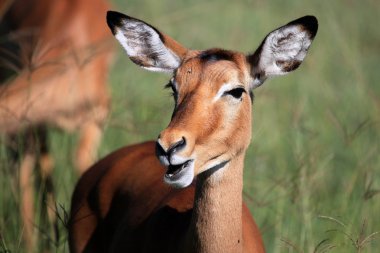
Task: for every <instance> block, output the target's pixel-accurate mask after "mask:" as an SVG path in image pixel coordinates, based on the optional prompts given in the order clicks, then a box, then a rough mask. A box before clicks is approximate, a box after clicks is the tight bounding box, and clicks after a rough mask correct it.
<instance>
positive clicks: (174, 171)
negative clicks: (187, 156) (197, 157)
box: [165, 160, 193, 179]
mask: <svg viewBox="0 0 380 253" xmlns="http://www.w3.org/2000/svg"><path fill="white" fill-rule="evenodd" d="M192 161H193V160H188V161H186V162H184V163H182V164H176V165H173V164H170V165H169V166H168V170H167V171H166V173H165V177H166V178H168V179H173V178H175V177H176V176H177V175H178V174H179V173H180V172H181V171H183V170H184V169H186V168H188V167H190V165H191V163H192Z"/></svg>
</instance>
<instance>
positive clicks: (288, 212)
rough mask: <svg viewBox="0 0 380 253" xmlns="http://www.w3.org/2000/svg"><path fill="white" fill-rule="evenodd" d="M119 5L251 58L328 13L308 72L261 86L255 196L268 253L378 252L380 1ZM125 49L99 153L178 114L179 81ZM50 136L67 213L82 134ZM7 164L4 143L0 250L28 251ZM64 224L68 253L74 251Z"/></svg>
mask: <svg viewBox="0 0 380 253" xmlns="http://www.w3.org/2000/svg"><path fill="white" fill-rule="evenodd" d="M114 6H115V7H114V9H115V10H118V11H121V12H125V13H127V14H129V15H131V16H134V17H138V18H140V19H143V20H145V21H147V22H149V23H151V24H153V25H155V26H156V27H157V28H159V29H160V30H162V31H164V32H165V33H167V34H169V35H170V36H172V37H174V38H175V39H176V40H177V41H180V42H181V43H183V44H184V45H186V46H187V47H190V48H197V49H206V48H210V47H222V48H227V49H235V50H240V51H243V52H252V51H253V50H254V49H255V48H256V47H257V46H258V45H259V43H260V42H261V40H262V39H263V38H264V36H265V35H266V34H267V33H268V32H269V31H271V30H272V29H274V28H276V27H278V26H280V25H282V24H285V23H287V22H289V21H291V20H292V19H295V18H298V17H300V16H303V15H306V14H313V15H315V16H317V17H318V19H319V27H320V28H319V31H318V34H317V37H316V39H315V41H314V44H313V45H312V47H311V49H310V52H309V55H308V57H307V58H306V61H305V62H304V63H303V64H302V66H301V67H300V69H299V70H297V71H296V72H295V73H292V74H290V75H288V76H285V77H281V78H276V79H273V80H269V81H267V82H266V83H265V85H264V86H263V87H261V88H259V89H257V90H255V97H256V98H255V102H254V105H253V108H254V109H253V122H254V123H253V129H252V133H253V138H252V143H251V146H250V147H249V150H248V152H247V156H246V165H245V176H244V182H245V188H244V191H245V195H246V201H247V203H248V205H249V207H250V209H251V212H252V213H253V215H254V217H255V220H256V221H257V223H258V225H259V227H260V228H261V230H262V233H263V237H264V242H265V245H266V248H267V251H268V252H274V253H278V252H281V253H282V252H310V253H311V252H328V251H330V252H342V253H343V252H344V253H346V252H369V253H375V252H379V249H380V235H379V234H378V233H376V232H377V231H380V194H379V192H380V71H379V66H380V29H379V13H380V3H379V2H378V1H375V0H372V1H371V0H362V1H354V0H351V1H349V0H346V1H344V0H340V1H338V0H336V1H327V0H320V1H295V0H292V1H279V0H277V1H275V0H271V1H264V0H257V1H248V0H245V1H227V0H222V1H208V2H205V1H200V0H197V1H186V0H183V1H169V0H164V1H141V0H129V1H121V0H119V1H116V2H115V3H114ZM118 49H119V50H118V55H117V57H116V61H115V64H114V67H113V70H112V71H111V74H110V83H111V89H112V97H113V107H112V115H111V117H110V119H109V121H108V124H107V127H106V130H105V134H104V139H103V142H102V146H101V148H100V150H99V158H100V157H103V156H105V155H106V154H108V153H110V152H111V151H113V150H115V149H117V148H118V147H121V146H124V145H128V144H132V143H136V142H141V141H144V140H148V139H155V138H156V137H157V135H158V133H159V132H160V131H161V130H162V129H163V128H164V127H165V126H166V125H167V124H168V122H169V120H170V116H171V111H172V103H173V102H172V99H171V97H170V96H169V93H168V91H165V90H164V89H163V86H164V84H166V83H167V80H168V78H169V77H168V76H166V75H164V74H158V73H150V72H147V71H145V70H142V69H139V68H138V67H136V66H135V65H134V64H132V63H131V62H130V61H129V60H128V59H127V57H126V55H125V54H124V52H122V50H121V48H120V47H118ZM49 135H50V137H51V140H50V144H51V148H52V150H53V155H54V157H55V161H56V170H55V171H54V179H55V184H56V188H57V202H58V203H59V204H60V205H62V206H63V208H62V209H60V211H61V215H62V216H64V215H63V213H64V210H69V205H70V196H71V192H72V190H73V187H74V184H75V181H76V180H77V178H76V175H75V172H74V169H73V164H72V154H73V149H74V147H75V143H76V136H72V135H71V136H70V135H68V134H65V133H61V132H59V131H57V130H51V131H50V133H49ZM8 167H9V161H8V159H7V157H6V152H5V148H4V146H0V252H2V251H5V249H8V250H10V251H11V252H27V250H25V249H24V248H23V246H22V243H21V239H20V238H21V234H22V227H21V222H20V219H19V214H18V205H19V196H18V194H19V193H18V190H17V188H15V186H14V183H13V182H12V180H15V179H12V178H16V177H17V174H18V172H17V171H10V170H9V169H8ZM37 206H38V204H37ZM37 208H38V207H37ZM37 222H38V220H37ZM63 223H64V222H62V224H61V231H62V234H61V244H60V245H58V246H57V250H56V251H57V252H68V250H67V245H66V244H65V242H66V234H65V229H64V226H63ZM368 236H369V237H368ZM325 239H327V241H324V240H325ZM41 240H47V239H46V238H45V237H43V236H41Z"/></svg>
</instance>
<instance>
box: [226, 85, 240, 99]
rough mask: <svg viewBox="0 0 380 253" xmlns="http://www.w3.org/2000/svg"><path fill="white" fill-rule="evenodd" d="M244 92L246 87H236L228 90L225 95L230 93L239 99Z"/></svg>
mask: <svg viewBox="0 0 380 253" xmlns="http://www.w3.org/2000/svg"><path fill="white" fill-rule="evenodd" d="M243 93H246V91H245V89H244V88H241V87H239V88H235V89H232V90H229V91H226V92H225V93H224V94H223V95H224V96H226V95H230V96H232V97H234V98H236V99H239V98H241V97H242V96H243Z"/></svg>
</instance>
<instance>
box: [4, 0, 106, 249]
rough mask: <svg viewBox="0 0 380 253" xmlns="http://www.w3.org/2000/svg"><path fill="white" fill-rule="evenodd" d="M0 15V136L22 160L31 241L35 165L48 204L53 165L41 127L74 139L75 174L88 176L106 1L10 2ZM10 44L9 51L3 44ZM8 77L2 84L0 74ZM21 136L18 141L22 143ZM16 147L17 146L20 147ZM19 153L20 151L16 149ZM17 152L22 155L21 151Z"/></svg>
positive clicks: (101, 105)
mask: <svg viewBox="0 0 380 253" xmlns="http://www.w3.org/2000/svg"><path fill="white" fill-rule="evenodd" d="M0 9H1V11H0V13H4V12H5V15H4V16H3V17H0V18H1V19H2V20H1V28H2V29H1V31H2V32H3V31H4V29H7V33H3V34H2V36H1V43H2V44H1V45H0V47H1V48H0V72H1V73H0V74H2V76H1V80H0V81H1V85H0V134H3V135H6V136H8V137H9V138H8V140H9V142H8V145H9V146H10V147H11V148H13V149H15V150H16V152H19V154H23V156H22V157H21V159H20V165H19V167H20V187H21V201H20V202H21V214H22V217H23V223H24V232H23V235H24V238H25V239H26V242H27V243H28V245H29V247H31V245H32V241H33V239H32V238H33V236H32V235H33V227H34V225H33V223H34V211H33V210H34V208H33V206H34V198H33V196H34V192H33V181H32V180H31V179H32V178H33V174H34V173H33V170H34V168H35V167H36V166H37V164H38V165H39V168H40V169H41V174H42V180H43V185H45V187H46V189H47V191H48V192H50V193H49V194H48V202H49V204H48V205H49V208H48V211H49V216H50V218H51V219H53V217H54V215H55V214H54V205H55V204H54V203H53V200H52V198H53V197H52V190H53V189H52V187H53V184H52V179H51V173H52V169H53V160H52V158H51V157H50V155H49V150H48V145H47V144H48V143H47V133H46V126H54V127H58V128H60V129H63V130H65V131H69V132H74V131H78V132H79V144H78V149H77V156H76V157H77V159H76V161H75V163H76V167H77V168H78V169H79V171H83V170H84V169H87V168H88V167H89V166H90V165H91V164H92V163H93V161H94V158H95V157H94V154H95V152H96V150H97V146H98V143H99V140H100V137H101V132H102V131H101V130H102V125H103V123H104V121H105V119H106V116H107V113H108V110H109V109H108V107H109V106H108V104H109V97H108V89H107V82H106V78H107V73H108V66H109V62H110V58H111V55H112V48H110V38H112V36H111V35H110V33H109V31H108V28H107V25H105V24H104V22H101V21H100V20H99V19H98V18H97V17H98V15H99V14H102V13H106V11H107V9H108V3H107V2H106V1H105V0H59V1H51V0H9V1H2V3H1V4H0ZM5 38H7V43H3V42H4V40H5ZM6 72H7V73H13V77H11V78H8V79H6V77H5V76H4V75H3V73H6ZM20 136H22V137H20ZM15 140H21V143H20V142H17V141H15ZM20 147H21V148H20ZM20 150H21V151H20Z"/></svg>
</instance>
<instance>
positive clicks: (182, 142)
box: [167, 136, 186, 156]
mask: <svg viewBox="0 0 380 253" xmlns="http://www.w3.org/2000/svg"><path fill="white" fill-rule="evenodd" d="M185 146H186V139H185V137H183V136H182V138H181V140H179V141H177V142H176V143H174V144H172V145H171V146H170V148H169V149H168V151H167V153H168V155H169V156H171V155H172V154H174V153H176V152H178V151H180V150H181V149H183V148H184V147H185Z"/></svg>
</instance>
